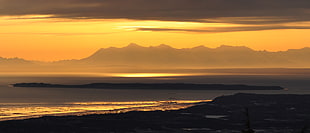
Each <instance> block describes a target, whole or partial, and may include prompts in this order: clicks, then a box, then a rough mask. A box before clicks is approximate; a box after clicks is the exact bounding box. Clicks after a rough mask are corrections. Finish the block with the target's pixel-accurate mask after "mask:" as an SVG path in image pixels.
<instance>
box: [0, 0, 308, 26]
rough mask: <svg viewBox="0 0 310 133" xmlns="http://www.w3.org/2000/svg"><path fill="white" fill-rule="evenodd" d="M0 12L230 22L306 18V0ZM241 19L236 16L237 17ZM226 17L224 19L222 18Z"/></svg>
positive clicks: (115, 0) (170, 1)
mask: <svg viewBox="0 0 310 133" xmlns="http://www.w3.org/2000/svg"><path fill="white" fill-rule="evenodd" d="M0 14H1V15H29V14H41V15H53V16H54V17H61V18H94V19H114V18H126V19H139V20H165V21H167V20H168V21H169V20H173V21H200V22H231V23H245V24H248V23H250V24H252V23H282V22H295V21H308V20H309V19H310V1H309V0H51V1H48V0H0ZM240 17H242V18H245V19H238V18H240ZM223 18H228V19H223Z"/></svg>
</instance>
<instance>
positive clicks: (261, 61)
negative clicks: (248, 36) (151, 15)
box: [80, 44, 310, 68]
mask: <svg viewBox="0 0 310 133" xmlns="http://www.w3.org/2000/svg"><path fill="white" fill-rule="evenodd" d="M308 57H310V50H309V48H304V49H298V50H288V51H283V52H268V51H255V50H252V49H250V48H248V47H245V46H227V45H222V46H220V47H218V48H214V49H211V48H207V47H204V46H198V47H194V48H184V49H176V48H173V47H170V46H169V45H165V44H161V45H159V46H152V47H142V46H139V45H137V44H130V45H128V46H126V47H123V48H107V49H100V50H98V51H97V52H96V53H95V54H93V55H92V56H90V57H88V58H85V59H83V60H81V61H80V62H81V63H82V64H83V63H84V64H85V65H96V66H106V65H115V66H132V67H166V68H169V67H184V68H188V67H307V66H310V61H309V60H308Z"/></svg>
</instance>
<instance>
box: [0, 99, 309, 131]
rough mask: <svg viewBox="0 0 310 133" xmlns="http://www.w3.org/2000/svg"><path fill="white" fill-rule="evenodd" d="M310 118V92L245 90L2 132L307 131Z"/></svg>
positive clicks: (27, 123)
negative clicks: (172, 106) (171, 106)
mask: <svg viewBox="0 0 310 133" xmlns="http://www.w3.org/2000/svg"><path fill="white" fill-rule="evenodd" d="M245 108H247V109H248V114H249V117H247V116H246V113H245V110H246V109H245ZM247 119H249V122H247ZM309 120H310V95H262V94H244V93H240V94H235V95H231V96H222V97H218V98H216V99H215V100H214V101H212V102H208V103H201V104H199V105H197V106H193V107H190V108H187V109H182V110H176V111H150V112H128V113H122V114H105V115H87V116H61V117H51V116H50V117H42V118H34V119H27V120H16V121H4V122H0V133H19V132H25V133H86V132H90V133H233V132H236V133H237V132H239V133H240V132H241V130H242V129H246V124H250V126H251V128H253V129H254V131H255V132H256V133H260V132H261V133H307V132H309V131H310V130H309V129H308V126H310V125H309V123H308V122H309Z"/></svg>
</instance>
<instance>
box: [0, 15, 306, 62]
mask: <svg viewBox="0 0 310 133" xmlns="http://www.w3.org/2000/svg"><path fill="white" fill-rule="evenodd" d="M34 17H35V18H36V19H33V18H34ZM40 17H42V18H40ZM44 17H46V16H29V15H28V16H14V17H12V16H7V17H1V18H0V29H1V30H0V57H6V58H11V57H20V58H24V59H28V60H42V61H55V60H63V59H80V58H84V57H87V56H89V55H91V54H92V53H94V52H95V51H96V50H98V49H99V48H107V47H123V46H126V45H128V44H129V43H136V44H139V45H142V46H155V45H159V44H168V45H171V46H172V47H174V48H190V47H195V46H198V45H205V46H206V47H211V48H215V47H218V46H220V45H232V46H247V47H250V48H252V49H255V50H268V51H284V50H287V49H298V48H303V47H308V46H310V38H309V35H310V30H308V29H277V30H274V29H273V30H272V29H271V30H258V31H235V32H204V31H203V32H200V31H198V32H197V31H194V30H192V29H195V30H204V29H208V30H209V29H216V28H227V27H239V26H242V25H240V24H239V25H238V24H227V23H198V22H177V21H155V20H154V21H150V20H149V21H147V20H129V19H85V20H76V19H61V18H44ZM18 18H19V19H18ZM293 25H303V23H296V24H293ZM142 28H146V30H140V29H142ZM148 28H149V29H153V28H158V29H165V30H157V31H156V30H153V31H152V30H148ZM166 29H169V30H166ZM170 29H183V30H170ZM184 29H185V30H184ZM187 29H188V30H187ZM191 30H192V31H191Z"/></svg>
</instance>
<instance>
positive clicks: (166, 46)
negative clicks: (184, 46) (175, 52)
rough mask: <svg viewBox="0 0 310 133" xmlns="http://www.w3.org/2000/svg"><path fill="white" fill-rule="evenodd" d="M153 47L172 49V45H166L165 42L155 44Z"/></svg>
mask: <svg viewBox="0 0 310 133" xmlns="http://www.w3.org/2000/svg"><path fill="white" fill-rule="evenodd" d="M155 48H165V49H174V48H173V47H171V46H169V45H166V44H160V45H158V46H155Z"/></svg>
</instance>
